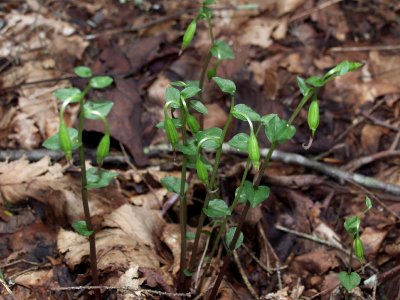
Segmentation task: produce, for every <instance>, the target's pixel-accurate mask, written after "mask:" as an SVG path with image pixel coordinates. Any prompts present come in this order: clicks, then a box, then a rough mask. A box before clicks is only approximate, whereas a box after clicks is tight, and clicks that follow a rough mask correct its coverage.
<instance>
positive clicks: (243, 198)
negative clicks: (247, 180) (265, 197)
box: [235, 187, 247, 203]
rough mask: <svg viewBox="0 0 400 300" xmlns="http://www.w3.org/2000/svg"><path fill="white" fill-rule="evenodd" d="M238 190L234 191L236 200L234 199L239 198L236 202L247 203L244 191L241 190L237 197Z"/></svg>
mask: <svg viewBox="0 0 400 300" xmlns="http://www.w3.org/2000/svg"><path fill="white" fill-rule="evenodd" d="M239 189H240V187H238V188H237V189H236V190H235V198H236V197H238V198H239V200H238V201H239V203H246V201H247V198H246V193H245V192H244V189H243V188H242V192H241V193H240V195H239V196H238V195H237V193H239Z"/></svg>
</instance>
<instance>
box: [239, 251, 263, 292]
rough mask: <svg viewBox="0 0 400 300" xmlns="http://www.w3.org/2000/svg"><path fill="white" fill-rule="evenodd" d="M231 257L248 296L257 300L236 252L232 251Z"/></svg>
mask: <svg viewBox="0 0 400 300" xmlns="http://www.w3.org/2000/svg"><path fill="white" fill-rule="evenodd" d="M233 257H234V258H235V263H236V265H237V267H238V269H239V273H240V276H241V277H242V279H243V282H244V284H245V286H246V288H247V289H248V290H249V292H250V294H251V295H252V296H253V297H254V298H255V299H259V298H260V297H259V296H258V295H257V292H256V291H255V290H254V288H253V286H252V285H251V283H250V281H249V277H247V274H246V272H245V271H244V269H243V267H242V264H241V263H240V259H239V256H238V254H237V251H236V250H234V251H233Z"/></svg>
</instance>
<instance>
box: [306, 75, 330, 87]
mask: <svg viewBox="0 0 400 300" xmlns="http://www.w3.org/2000/svg"><path fill="white" fill-rule="evenodd" d="M306 83H308V84H310V85H312V86H314V87H321V86H324V84H325V83H326V80H325V79H324V78H323V77H319V76H311V77H309V78H307V80H306Z"/></svg>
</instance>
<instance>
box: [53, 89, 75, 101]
mask: <svg viewBox="0 0 400 300" xmlns="http://www.w3.org/2000/svg"><path fill="white" fill-rule="evenodd" d="M53 95H54V97H56V98H57V99H58V100H60V101H69V102H70V103H77V102H79V101H80V100H81V97H82V92H81V90H80V89H78V88H62V89H58V90H56V91H55V92H54V93H53Z"/></svg>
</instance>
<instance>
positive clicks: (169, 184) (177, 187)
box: [161, 176, 188, 194]
mask: <svg viewBox="0 0 400 300" xmlns="http://www.w3.org/2000/svg"><path fill="white" fill-rule="evenodd" d="M161 184H162V185H163V186H164V187H165V188H166V189H167V190H168V191H169V192H171V193H176V194H179V193H180V191H181V179H180V178H178V177H174V176H167V177H164V178H162V179H161ZM187 188H188V186H187V183H185V192H186V191H187Z"/></svg>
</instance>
